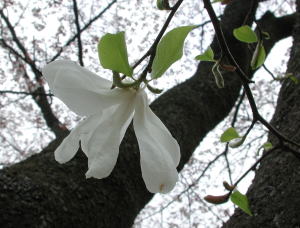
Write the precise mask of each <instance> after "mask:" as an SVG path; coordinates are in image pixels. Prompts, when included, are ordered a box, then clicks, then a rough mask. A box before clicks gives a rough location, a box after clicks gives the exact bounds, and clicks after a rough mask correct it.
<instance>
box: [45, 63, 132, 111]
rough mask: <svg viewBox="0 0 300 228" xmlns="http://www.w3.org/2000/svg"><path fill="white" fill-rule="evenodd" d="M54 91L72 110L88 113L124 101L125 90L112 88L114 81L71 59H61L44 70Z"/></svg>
mask: <svg viewBox="0 0 300 228" xmlns="http://www.w3.org/2000/svg"><path fill="white" fill-rule="evenodd" d="M43 75H44V77H45V78H46V80H47V82H48V84H49V87H50V89H51V90H52V92H53V93H54V94H55V95H56V96H57V97H58V98H60V99H61V100H62V101H63V102H64V103H65V104H66V105H67V106H68V107H69V108H70V109H71V110H73V111H74V112H76V113H77V114H79V115H81V116H88V115H92V114H94V113H97V112H100V111H101V110H103V109H105V108H107V107H109V106H111V105H112V104H118V103H121V102H123V97H124V96H125V94H126V93H124V90H120V89H114V90H110V87H111V82H110V81H108V80H106V79H103V78H101V77H99V76H98V75H96V74H94V73H92V72H90V71H88V70H86V69H85V68H83V67H81V66H79V65H78V64H76V63H74V62H72V61H66V60H59V61H55V62H52V63H50V64H48V65H47V66H46V67H44V69H43Z"/></svg>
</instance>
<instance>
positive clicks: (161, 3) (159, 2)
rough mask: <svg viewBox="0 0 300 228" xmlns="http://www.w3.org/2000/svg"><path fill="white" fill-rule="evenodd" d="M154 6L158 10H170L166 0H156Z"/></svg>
mask: <svg viewBox="0 0 300 228" xmlns="http://www.w3.org/2000/svg"><path fill="white" fill-rule="evenodd" d="M156 6H157V8H158V9H160V10H171V8H170V5H169V1H168V0H156Z"/></svg>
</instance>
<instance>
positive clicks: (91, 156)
mask: <svg viewBox="0 0 300 228" xmlns="http://www.w3.org/2000/svg"><path fill="white" fill-rule="evenodd" d="M130 93H131V99H128V100H127V102H125V103H123V104H120V105H118V106H117V107H113V108H110V109H107V110H105V111H104V112H103V114H102V118H101V120H100V123H99V124H98V126H97V128H96V129H95V130H94V132H92V134H90V135H85V136H84V137H82V139H81V142H82V148H84V150H86V151H85V153H86V154H87V156H88V160H89V170H88V171H87V173H86V177H87V178H89V177H95V178H98V179H101V178H104V177H107V176H108V175H109V174H110V173H111V171H112V170H113V168H114V166H115V164H116V161H117V158H118V154H119V146H120V143H121V141H122V139H123V137H124V134H125V132H126V129H127V127H128V125H129V124H130V122H131V120H132V116H133V110H134V98H135V95H134V94H133V93H132V92H130Z"/></svg>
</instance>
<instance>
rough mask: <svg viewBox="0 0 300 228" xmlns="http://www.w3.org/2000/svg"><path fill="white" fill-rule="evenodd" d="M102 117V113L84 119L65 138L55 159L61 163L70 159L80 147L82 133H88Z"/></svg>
mask: <svg viewBox="0 0 300 228" xmlns="http://www.w3.org/2000/svg"><path fill="white" fill-rule="evenodd" d="M100 118H101V113H99V114H97V115H94V116H91V117H88V118H86V119H85V120H82V121H81V122H80V123H79V124H78V125H77V126H76V127H75V128H74V129H73V130H72V131H71V132H70V134H69V135H68V136H67V137H66V138H65V139H64V140H63V142H62V143H61V144H60V145H59V147H58V148H57V149H56V150H55V152H54V157H55V160H56V161H57V162H59V163H65V162H68V161H70V160H71V159H72V158H73V157H74V156H75V154H76V152H77V151H78V149H79V140H80V137H81V135H85V134H88V132H90V131H91V129H92V127H94V126H96V124H97V122H99V119H100Z"/></svg>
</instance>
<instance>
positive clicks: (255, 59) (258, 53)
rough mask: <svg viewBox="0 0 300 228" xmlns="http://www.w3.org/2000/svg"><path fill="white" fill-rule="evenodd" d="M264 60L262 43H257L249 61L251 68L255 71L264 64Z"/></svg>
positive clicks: (264, 54) (264, 52) (264, 53)
mask: <svg viewBox="0 0 300 228" xmlns="http://www.w3.org/2000/svg"><path fill="white" fill-rule="evenodd" d="M265 60H266V51H265V48H264V46H263V45H262V43H260V42H258V43H257V45H256V48H255V51H254V53H253V56H252V60H251V68H252V70H255V69H256V68H258V67H260V66H261V65H263V64H264V62H265Z"/></svg>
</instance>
